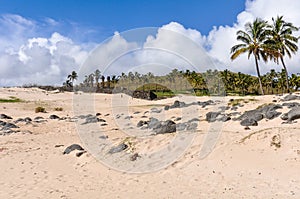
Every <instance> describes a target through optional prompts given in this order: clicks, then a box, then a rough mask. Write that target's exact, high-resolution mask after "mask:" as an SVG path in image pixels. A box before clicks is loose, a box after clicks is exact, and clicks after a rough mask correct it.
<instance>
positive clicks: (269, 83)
mask: <svg viewBox="0 0 300 199" xmlns="http://www.w3.org/2000/svg"><path fill="white" fill-rule="evenodd" d="M77 78H78V75H77V73H76V72H75V71H73V72H72V73H71V74H70V75H68V78H67V80H66V82H65V83H64V86H65V87H69V88H72V89H75V90H80V89H81V88H86V87H89V88H94V89H92V90H94V91H95V92H104V91H108V90H112V89H119V90H130V91H134V90H140V91H153V92H162V93H166V94H167V93H169V92H172V93H174V94H179V93H182V94H189V93H195V94H196V95H210V94H216V95H217V94H219V95H251V94H253V95H258V94H259V90H260V89H261V88H262V89H263V93H265V94H282V93H286V92H289V91H296V90H298V89H299V88H300V73H298V74H291V76H289V77H288V81H289V85H290V88H289V90H288V89H287V87H286V71H285V70H284V69H282V70H281V71H275V70H274V69H271V70H270V71H269V72H267V73H266V74H264V75H261V76H260V81H259V78H258V77H256V76H252V75H249V74H244V73H241V72H238V73H235V72H232V71H230V70H228V69H226V70H224V71H217V70H207V71H206V72H203V73H197V72H195V71H190V70H185V71H179V70H177V69H173V70H172V71H171V72H170V73H168V74H166V75H161V76H157V75H154V74H153V73H151V72H149V73H147V74H140V73H138V72H129V73H127V74H125V73H122V74H121V75H119V76H116V75H112V76H104V75H101V72H100V71H99V70H98V69H97V70H96V71H95V72H93V73H91V74H90V75H86V76H85V79H84V80H83V82H80V83H78V84H74V81H75V80H76V79H77ZM67 82H69V83H67ZM260 84H261V87H260Z"/></svg>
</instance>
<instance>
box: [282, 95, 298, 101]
mask: <svg viewBox="0 0 300 199" xmlns="http://www.w3.org/2000/svg"><path fill="white" fill-rule="evenodd" d="M298 99H300V97H299V96H297V95H293V94H289V95H286V96H285V97H284V98H283V100H282V101H291V100H298Z"/></svg>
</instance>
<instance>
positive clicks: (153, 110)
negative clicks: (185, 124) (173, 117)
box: [151, 107, 162, 113]
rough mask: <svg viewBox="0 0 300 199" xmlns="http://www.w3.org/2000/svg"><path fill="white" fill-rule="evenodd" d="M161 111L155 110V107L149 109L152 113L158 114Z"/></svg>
mask: <svg viewBox="0 0 300 199" xmlns="http://www.w3.org/2000/svg"><path fill="white" fill-rule="evenodd" d="M161 111H162V110H161V109H158V108H155V107H154V108H152V109H151V112H152V113H160V112H161Z"/></svg>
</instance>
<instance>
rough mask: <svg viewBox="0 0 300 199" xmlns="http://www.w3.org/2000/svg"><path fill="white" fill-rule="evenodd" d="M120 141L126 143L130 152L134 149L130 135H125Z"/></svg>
mask: <svg viewBox="0 0 300 199" xmlns="http://www.w3.org/2000/svg"><path fill="white" fill-rule="evenodd" d="M121 143H123V144H126V145H127V146H128V149H129V151H130V152H134V151H135V147H134V143H133V139H132V137H126V138H125V139H124V140H123V141H122V142H121Z"/></svg>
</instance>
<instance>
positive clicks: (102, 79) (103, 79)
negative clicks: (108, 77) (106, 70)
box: [101, 75, 105, 88]
mask: <svg viewBox="0 0 300 199" xmlns="http://www.w3.org/2000/svg"><path fill="white" fill-rule="evenodd" d="M104 81H105V77H104V75H102V76H101V82H102V83H101V84H102V88H104Z"/></svg>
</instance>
